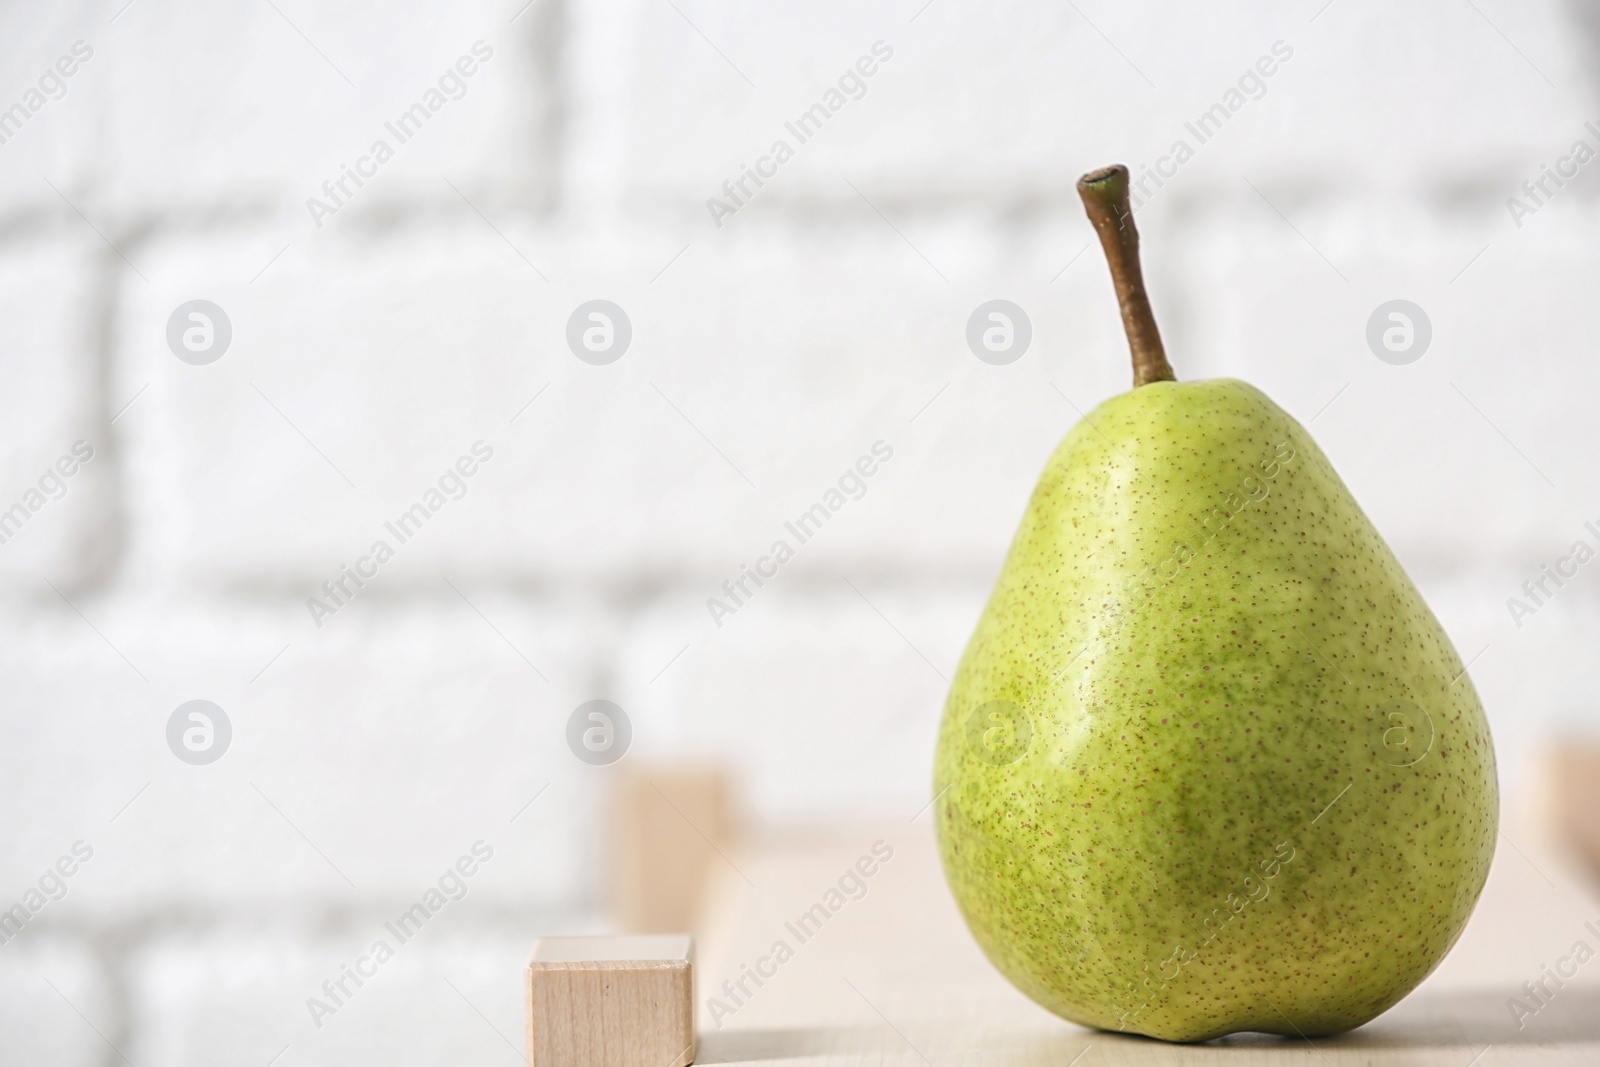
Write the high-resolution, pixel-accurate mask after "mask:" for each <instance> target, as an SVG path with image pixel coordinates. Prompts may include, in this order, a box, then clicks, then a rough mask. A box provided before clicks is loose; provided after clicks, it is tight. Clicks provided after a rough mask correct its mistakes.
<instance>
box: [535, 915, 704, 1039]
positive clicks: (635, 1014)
mask: <svg viewBox="0 0 1600 1067" xmlns="http://www.w3.org/2000/svg"><path fill="white" fill-rule="evenodd" d="M526 986H527V1010H528V1062H529V1064H530V1067H685V1065H687V1064H690V1063H693V1062H694V1052H695V1048H694V941H693V940H692V939H691V938H690V937H689V936H688V935H686V934H676V935H658V936H653V937H544V938H540V939H539V940H537V941H535V942H534V943H533V958H532V959H530V960H529V961H528V972H527V983H526Z"/></svg>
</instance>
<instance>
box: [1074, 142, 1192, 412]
mask: <svg viewBox="0 0 1600 1067" xmlns="http://www.w3.org/2000/svg"><path fill="white" fill-rule="evenodd" d="M1078 195H1079V196H1080V197H1082V198H1083V206H1084V208H1085V209H1086V210H1087V211H1088V212H1089V221H1090V222H1092V223H1093V224H1094V229H1095V232H1096V233H1098V234H1099V235H1100V245H1101V247H1103V248H1104V249H1105V251H1106V260H1107V262H1109V263H1110V264H1111V284H1112V285H1114V286H1115V287H1116V290H1117V303H1118V305H1120V306H1121V308H1122V328H1123V329H1124V330H1126V331H1127V334H1128V351H1129V352H1130V353H1131V354H1132V355H1133V387H1134V388H1135V389H1137V388H1138V387H1139V386H1141V385H1148V384H1150V383H1151V382H1171V381H1176V380H1177V377H1178V376H1177V375H1176V374H1173V373H1172V364H1170V363H1168V362H1167V350H1166V349H1165V348H1163V347H1162V345H1161V331H1160V330H1158V329H1156V317H1155V315H1154V314H1153V313H1152V312H1151V310H1150V297H1149V296H1148V295H1147V294H1146V293H1145V291H1144V271H1143V270H1141V269H1140V267H1139V231H1138V230H1137V229H1135V228H1134V225H1133V209H1132V207H1131V206H1130V205H1129V203H1128V168H1127V167H1124V166H1122V165H1121V164H1120V163H1119V164H1117V165H1116V166H1113V167H1103V168H1101V169H1100V170H1095V171H1090V172H1089V173H1088V174H1085V175H1084V176H1083V177H1082V178H1079V179H1078Z"/></svg>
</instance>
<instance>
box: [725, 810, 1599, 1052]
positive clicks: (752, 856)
mask: <svg viewBox="0 0 1600 1067" xmlns="http://www.w3.org/2000/svg"><path fill="white" fill-rule="evenodd" d="M877 841H882V842H883V843H884V846H886V847H888V848H891V849H892V850H893V857H892V858H890V859H888V860H887V861H882V862H878V863H876V864H875V865H874V866H875V871H874V873H873V875H872V876H871V877H870V878H862V881H863V882H864V884H865V885H866V892H865V895H863V896H861V897H860V899H853V900H851V899H847V900H846V901H845V903H844V904H843V906H842V907H840V908H839V909H838V911H837V912H835V913H831V914H830V915H829V917H828V918H827V919H826V921H825V922H823V921H822V920H820V919H816V918H814V919H813V924H814V925H807V926H803V927H802V926H798V925H796V924H797V922H798V917H799V916H801V915H803V914H805V913H806V912H807V909H809V908H811V907H812V906H813V905H814V904H817V903H819V902H821V901H823V898H824V894H825V892H826V890H828V889H829V888H830V887H832V888H837V887H838V883H839V879H840V878H841V876H842V875H844V873H845V872H846V871H849V870H855V869H857V868H856V864H857V862H858V861H859V860H860V858H861V857H864V856H865V857H870V856H872V855H873V852H872V846H873V844H874V842H877ZM882 851H883V848H882V847H880V849H879V852H880V854H881V852H882ZM726 856H727V858H726V859H725V860H722V861H720V862H719V863H718V864H717V867H716V869H715V871H714V873H713V880H712V888H711V894H712V895H711V897H710V900H709V902H708V912H707V914H708V916H709V919H708V923H707V925H706V927H705V929H704V930H703V932H702V936H701V939H700V955H699V960H700V963H699V973H698V974H697V976H696V984H697V992H696V1014H697V1025H698V1027H699V1033H700V1051H699V1055H698V1057H697V1059H696V1062H697V1063H700V1064H752V1065H754V1064H795V1065H802V1064H803V1065H807V1067H867V1065H873V1067H895V1065H901V1064H905V1065H913V1064H919V1065H931V1067H1044V1065H1047V1064H1048V1065H1053V1067H1067V1065H1069V1064H1073V1063H1075V1062H1076V1063H1081V1064H1082V1067H1097V1065H1102V1067H1103V1065H1106V1064H1151V1065H1166V1064H1174V1065H1176V1064H1200V1063H1209V1062H1221V1061H1222V1060H1223V1059H1224V1058H1229V1059H1231V1060H1234V1061H1239V1060H1241V1059H1242V1060H1248V1061H1249V1062H1250V1063H1252V1064H1259V1065H1263V1067H1266V1065H1279V1064H1282V1065H1299V1064H1305V1065H1308V1067H1309V1065H1311V1064H1317V1065H1321V1067H1329V1065H1333V1067H1345V1065H1351V1067H1353V1065H1356V1064H1363V1065H1364V1064H1378V1063H1404V1064H1408V1065H1415V1067H1434V1065H1437V1067H1469V1064H1471V1065H1472V1067H1498V1065H1502V1064H1521V1063H1530V1062H1536V1063H1539V1064H1553V1065H1567V1064H1571V1065H1574V1067H1576V1065H1579V1064H1583V1065H1591V1067H1592V1065H1595V1064H1600V958H1596V959H1595V960H1593V961H1591V962H1589V963H1588V964H1587V965H1585V966H1584V967H1582V968H1581V969H1580V970H1579V972H1578V975H1577V977H1576V978H1574V979H1572V980H1571V981H1569V982H1567V984H1566V985H1565V987H1564V988H1562V989H1560V990H1559V991H1558V992H1557V993H1556V995H1555V996H1554V997H1553V998H1552V999H1551V1000H1550V1002H1549V1003H1548V1005H1547V1006H1545V1007H1544V1008H1542V1009H1541V1010H1540V1011H1539V1013H1538V1014H1537V1015H1536V1016H1534V1017H1532V1018H1529V1019H1525V1020H1523V1022H1524V1025H1523V1027H1522V1028H1521V1029H1518V1027H1517V1025H1516V1024H1515V1022H1514V1021H1513V1018H1512V1015H1511V1012H1510V1011H1509V1009H1508V1007H1507V999H1508V998H1509V997H1511V996H1513V995H1520V994H1521V990H1522V984H1523V982H1525V981H1529V980H1537V979H1538V978H1539V977H1540V975H1541V973H1542V970H1541V968H1542V967H1543V965H1545V964H1553V963H1554V962H1555V961H1556V960H1557V959H1558V958H1559V957H1562V956H1565V955H1566V954H1567V953H1569V952H1570V951H1571V948H1572V946H1573V944H1574V943H1575V942H1576V941H1578V940H1584V941H1587V942H1588V943H1589V945H1590V947H1591V948H1593V949H1595V950H1597V951H1600V938H1597V937H1596V936H1595V935H1593V934H1592V933H1590V932H1589V931H1588V930H1587V929H1586V927H1585V923H1587V922H1594V923H1595V925H1596V927H1597V928H1600V899H1597V897H1596V896H1595V895H1594V894H1593V893H1592V892H1591V891H1590V890H1589V888H1588V886H1587V884H1586V883H1585V882H1584V881H1583V879H1582V877H1581V876H1580V875H1578V874H1576V873H1574V872H1573V870H1572V869H1571V868H1570V867H1569V866H1568V865H1567V864H1566V863H1565V862H1564V861H1563V860H1562V859H1561V858H1560V857H1559V856H1557V855H1555V854H1553V853H1551V852H1549V851H1548V850H1544V849H1541V848H1539V847H1537V846H1536V845H1535V844H1532V843H1530V842H1528V841H1522V840H1519V841H1518V842H1517V844H1516V845H1515V846H1512V845H1508V844H1507V843H1506V841H1505V839H1503V840H1502V843H1501V847H1500V849H1499V852H1498V854H1497V856H1496V858H1495V863H1494V867H1493V869H1492V871H1491V874H1490V878H1489V884H1488V887H1487V888H1486V890H1485V892H1484V896H1483V899H1482V901H1481V902H1480V904H1479V906H1478V910H1477V911H1476V912H1475V913H1474V915H1473V918H1472V921H1471V923H1470V924H1469V925H1468V928H1467V931H1466V933H1465V934H1463V936H1462V939H1461V941H1460V942H1459V943H1458V944H1457V946H1456V948H1455V950H1454V951H1453V952H1452V953H1451V955H1450V956H1449V957H1448V958H1447V959H1446V960H1445V962H1444V963H1443V964H1442V965H1441V966H1440V968H1439V970H1438V971H1436V972H1435V973H1434V974H1433V975H1432V976H1430V977H1429V978H1428V980H1427V981H1426V982H1424V983H1423V985H1422V986H1421V987H1419V988H1418V990H1417V991H1416V992H1414V993H1413V994H1412V995H1411V996H1410V997H1408V998H1407V999H1406V1000H1405V1001H1403V1002H1402V1003H1401V1004H1400V1005H1398V1006H1397V1007H1396V1008H1394V1009H1393V1010H1391V1011H1390V1012H1388V1013H1387V1014H1385V1015H1383V1016H1382V1017H1380V1018H1379V1019H1377V1020H1375V1021H1374V1022H1372V1023H1370V1024H1368V1025H1367V1026H1365V1027H1362V1028H1361V1029H1360V1030H1357V1031H1355V1032H1353V1033H1350V1034H1346V1035H1343V1036H1341V1037H1338V1038H1334V1039H1328V1040H1317V1041H1316V1042H1315V1045H1314V1046H1313V1045H1312V1044H1311V1043H1309V1042H1307V1041H1304V1040H1301V1039H1298V1038H1296V1039H1283V1038H1278V1037H1272V1036H1268V1035H1254V1034H1252V1035H1236V1036H1234V1037H1232V1038H1228V1039H1226V1040H1224V1041H1219V1042H1212V1043H1209V1044H1206V1045H1198V1046H1180V1045H1167V1044H1163V1043H1161V1042H1156V1041H1151V1040H1147V1039H1143V1038H1134V1037H1127V1036H1123V1035H1115V1034H1105V1033H1097V1032H1093V1031H1088V1030H1083V1029H1080V1028H1078V1027H1076V1026H1073V1025H1072V1024H1070V1023H1067V1022H1064V1021H1063V1020H1061V1019H1058V1018H1056V1017H1055V1016H1053V1015H1051V1014H1049V1013H1048V1012H1046V1011H1044V1010H1043V1009H1041V1008H1039V1007H1037V1006H1036V1005H1034V1004H1033V1003H1032V1002H1031V1001H1029V1000H1028V999H1027V998H1026V997H1024V996H1023V995H1022V994H1021V993H1019V992H1017V991H1016V990H1015V989H1014V988H1012V987H1011V985H1010V984H1009V983H1007V982H1006V981H1005V980H1004V979H1003V978H1001V977H1000V975H999V974H998V972H996V971H995V970H994V968H993V967H992V966H990V964H989V963H988V961H987V960H986V959H984V957H983V955H982V953H981V952H980V951H979V949H978V947H977V945H976V943H975V942H974V941H973V940H972V938H971V936H970V935H969V934H968V932H967V930H966V927H965V925H964V924H963V923H962V921H961V918H960V916H959V914H958V913H957V912H956V909H955V904H954V902H953V901H952V900H951V899H950V895H949V892H948V890H947V889H946V888H945V883H944V878H943V875H942V873H941V872H940V870H939V864H938V859H937V855H936V853H935V851H934V842H933V836H932V829H931V825H930V819H929V816H928V815H927V814H926V813H924V814H923V815H922V816H921V817H920V819H919V820H918V821H917V822H916V823H912V824H902V825H900V826H886V827H876V828H862V829H859V830H843V831H839V832H836V833H829V834H827V835H819V836H815V837H811V838H803V839H789V840H773V841H767V842H764V843H760V844H746V845H744V846H742V847H738V848H733V847H730V848H729V849H727V850H726ZM849 886H850V888H851V889H854V883H853V882H850V883H849ZM813 915H815V913H813ZM799 934H807V935H809V936H808V937H807V938H806V939H805V940H804V941H803V942H802V941H801V939H800V937H799V936H798V935H799ZM779 941H782V942H785V943H786V944H788V945H789V946H790V947H791V948H792V949H793V955H792V957H789V958H785V959H784V960H783V961H782V962H778V960H777V958H776V957H775V956H774V955H773V952H772V950H773V949H774V947H775V945H776V944H777V943H778V942H779ZM763 958H765V959H766V962H765V963H761V961H762V959H763ZM758 963H760V964H761V968H762V970H764V971H766V972H768V973H770V974H771V977H764V978H762V984H761V985H760V986H759V987H758V986H757V985H756V984H755V980H754V979H752V978H748V977H745V982H744V988H745V990H746V991H747V992H749V994H750V995H748V996H745V997H737V988H736V987H735V990H734V993H735V995H734V996H730V995H728V994H727V993H725V992H723V989H722V983H723V982H724V981H729V982H737V981H738V980H739V979H740V978H741V977H744V976H745V974H746V971H745V969H746V968H754V967H756V966H757V964H758ZM713 997H717V998H718V999H719V1000H720V1001H721V1006H720V1007H719V1006H717V1005H712V1006H711V1007H709V1008H708V1002H709V1001H710V998H713ZM735 999H738V1000H740V1001H742V1003H739V1004H737V1005H735ZM730 1010H731V1013H730ZM713 1015H716V1018H713V1017H712V1016H713ZM1080 1056H1081V1057H1082V1059H1081V1060H1079V1059H1077V1057H1080ZM1474 1057H1478V1058H1477V1059H1476V1060H1474Z"/></svg>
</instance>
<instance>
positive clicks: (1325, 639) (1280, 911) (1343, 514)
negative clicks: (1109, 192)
mask: <svg viewBox="0 0 1600 1067" xmlns="http://www.w3.org/2000/svg"><path fill="white" fill-rule="evenodd" d="M1102 173H1104V172H1102ZM1087 199H1088V198H1087V196H1086V200H1087ZM1126 225H1127V226H1128V227H1129V228H1131V217H1129V218H1128V219H1127V221H1126ZM1120 289H1121V287H1120V285H1119V295H1120ZM1125 307H1126V305H1125ZM1150 326H1151V329H1152V330H1153V321H1152V323H1151V324H1150ZM1130 334H1131V331H1130ZM1136 362H1137V354H1136ZM1161 366H1163V367H1164V366H1165V359H1164V357H1163V358H1162V361H1161ZM1167 373H1168V374H1170V368H1169V369H1168V371H1167ZM934 790H935V795H936V796H937V798H938V799H937V802H936V803H935V805H934V811H935V812H936V825H937V832H938V837H939V846H940V853H941V858H942V861H943V865H944V870H945V874H946V877H947V879H948V881H949V884H950V887H951V890H952V892H953V894H954V896H955V899H956V902H957V904H958V906H959V907H960V910H961V913H962V915H963V916H964V917H965V919H966V921H967V924H968V926H969V927H970V928H971V930H972V932H973V934H974V936H975V937H976V939H977V941H978V943H979V945H980V946H982V948H983V950H984V952H985V953H986V954H987V955H988V957H989V959H990V960H991V961H993V963H994V964H995V966H996V967H997V968H998V969H999V970H1000V971H1001V972H1002V973H1003V974H1005V975H1006V977H1007V978H1009V979H1010V980H1011V981H1012V982H1013V983H1014V984H1016V985H1017V986H1018V988H1020V989H1021V990H1022V991H1023V992H1024V993H1026V994H1027V995H1028V996H1030V997H1032V998H1033V999H1034V1000H1036V1001H1037V1002H1038V1003H1040V1004H1041V1005H1043V1006H1044V1007H1046V1008H1048V1009H1049V1010H1051V1011H1053V1012H1055V1013H1057V1014H1058V1015H1061V1016H1063V1017H1064V1018H1067V1019H1070V1020H1072V1021H1073V1022H1076V1023H1080V1024H1082V1025H1085V1026H1092V1027H1098V1028H1101V1029H1105V1030H1120V1031H1126V1032H1131V1033H1140V1034H1146V1035H1149V1036H1151V1037H1156V1038H1162V1039H1165V1040H1169V1041H1203V1040H1206V1039H1208V1038H1214V1037H1219V1036H1222V1035H1224V1034H1228V1033H1233V1032H1236V1031H1265V1032H1269V1033H1278V1034H1285V1035H1289V1036H1296V1035H1303V1036H1309V1037H1315V1036H1317V1035H1326V1034H1333V1033H1338V1032H1341V1031H1344V1030H1349V1029H1351V1028H1353V1027H1357V1026H1360V1025H1361V1024H1363V1023H1365V1022H1367V1021H1368V1020H1370V1019H1372V1018H1373V1017H1375V1016H1376V1015H1378V1014H1379V1013H1381V1012H1383V1011H1384V1010H1385V1009H1387V1008H1389V1007H1390V1006H1392V1005H1393V1004H1395V1003H1396V1002H1397V1001H1398V1000H1400V999H1401V998H1402V997H1404V996H1405V995H1406V994H1407V993H1409V992H1410V991H1411V990H1412V989H1413V988H1415V987H1416V985H1417V983H1419V982H1420V981H1421V980H1422V979H1423V978H1424V977H1425V976H1426V975H1427V974H1428V973H1429V972H1430V971H1432V970H1433V969H1434V967H1435V966H1437V964H1438V963H1439V961H1440V960H1441V959H1442V958H1443V957H1444V955H1445V953H1446V952H1448V951H1449V949H1450V947H1451V945H1453V944H1454V943H1455V940H1456V938H1457V937H1458V936H1459V935H1460V934H1461V931H1462V928H1463V927H1464V926H1465V925H1466V922H1467V919H1468V917H1469V916H1470V914H1471V912H1472V908H1473V906H1474V904H1475V903H1476V902H1477V899H1478V894H1479V892H1480V891H1481V890H1482V888H1483V884H1484V880H1485V878H1486V877H1487V875H1488V870H1489V863H1490V860H1491V859H1492V857H1493V854H1494V846H1495V840H1496V834H1497V823H1498V808H1499V804H1498V790H1497V785H1496V778H1495V761H1494V751H1493V747H1492V745H1491V743H1490V737H1489V728H1488V722H1487V720H1486V718H1485V716H1484V713H1483V709H1482V706H1481V705H1480V704H1479V701H1478V697H1477V694H1476V692H1475V690H1474V689H1473V686H1472V682H1471V680H1470V679H1469V678H1468V677H1467V676H1466V673H1465V669H1464V667H1463V665H1462V662H1461V659H1460V657H1459V656H1458V655H1457V653H1456V651H1455V649H1454V648H1453V647H1452V645H1451V643H1450V640H1449V638H1448V637H1447V636H1446V635H1445V633H1444V631H1443V629H1442V628H1441V627H1440V625H1439V623H1438V621H1437V620H1436V619H1435V618H1434V616H1433V614H1432V613H1431V612H1430V611H1429V609H1428V606H1427V605H1426V604H1425V603H1424V602H1423V599H1422V597H1421V595H1420V594H1419V593H1418V592H1417V590H1416V587H1415V586H1413V585H1412V583H1411V581H1410V579H1409V578H1408V577H1407V576H1406V574H1405V572H1404V571H1403V570H1402V569H1401V567H1400V565H1399V563H1398V562H1397V561H1396V559H1395V558H1394V555H1393V553H1392V552H1391V551H1390V550H1389V547H1388V546H1387V545H1386V544H1385V543H1384V541H1383V538H1382V537H1381V536H1380V535H1379V533H1378V531H1377V530H1376V529H1375V528H1374V527H1373V525H1372V523H1371V522H1370V521H1369V520H1368V519H1367V517H1366V515H1365V514H1363V512H1362V511H1361V508H1360V507H1359V505H1357V503H1356V501H1355V499H1354V498H1353V497H1352V495H1351V493H1350V491H1349V489H1348V488H1347V487H1346V486H1345V484H1344V483H1343V482H1342V481H1341V480H1340V478H1339V476H1338V474H1337V473H1335V471H1334V469H1333V467H1332V465H1331V464H1330V463H1329V462H1328V459H1327V457H1326V456H1324V455H1323V453H1322V451H1321V449H1319V448H1318V447H1317V445H1316V443H1315V442H1314V441H1313V440H1312V439H1311V436H1310V435H1309V434H1308V433H1307V432H1306V430H1305V429H1304V428H1303V427H1301V426H1300V425H1299V424H1298V423H1297V422H1295V420H1294V419H1293V418H1291V417H1290V416H1289V415H1288V414H1287V413H1286V412H1285V411H1283V410H1282V409H1281V408H1279V407H1278V406H1277V405H1276V404H1274V403H1273V402H1272V401H1271V400H1269V399H1268V398H1267V397H1266V396H1265V395H1263V394H1262V393H1261V392H1259V391H1258V390H1256V389H1254V388H1253V387H1251V386H1249V385H1247V384H1245V383H1244V382H1240V381H1235V380H1230V379H1218V380H1211V381H1200V382H1187V383H1179V382H1176V381H1172V380H1167V379H1164V378H1161V377H1151V378H1148V379H1147V380H1146V381H1145V383H1144V384H1141V385H1138V386H1137V387H1136V388H1135V389H1133V390H1132V391H1131V392H1128V393H1125V394H1122V395H1120V396H1116V397H1113V398H1111V399H1110V400H1107V401H1106V402H1105V403H1103V404H1101V405H1100V406H1099V407H1098V408H1096V409H1095V410H1094V412H1093V413H1091V414H1090V415H1089V416H1088V417H1087V418H1085V419H1084V420H1083V421H1082V422H1080V423H1079V424H1078V425H1077V426H1075V427H1074V428H1073V429H1072V430H1071V431H1070V432H1069V433H1068V434H1067V436H1066V438H1065V439H1064V440H1063V441H1062V442H1061V444H1060V445H1059V446H1058V447H1057V449H1056V451H1055V453H1054V454H1053V455H1052V456H1051V457H1050V459H1049V462H1048V463H1047V464H1046V465H1045V469H1044V472H1043V474H1042V476H1041V477H1040V479H1039V484H1038V487H1037V488H1036V489H1035V490H1034V493H1033V497H1032V499H1031V500H1030V501H1029V503H1028V507H1027V510H1026V513H1025V514H1024V516H1023V519H1022V523H1021V527H1020V528H1019V529H1018V531H1017V534H1016V538H1015V540H1014V541H1013V543H1012V545H1011V549H1010V551H1009V553H1008V555H1007V557H1006V561H1005V565H1004V568H1003V569H1002V571H1001V574H1000V578H999V581H998V583H997V585H996V587H995V590H994V592H993V594H992V595H991V597H990V599H989V602H988V605H987V607H986V608H985V610H984V612H983V615H982V618H981V619H980V621H979V623H978V627H977V630H976V632H975V633H974V634H973V636H972V640H971V642H970V644H969V645H968V647H967V649H966V652H965V654H964V656H963V657H962V661H961V665H960V669H959V670H958V672H957V674H956V677H955V679H954V681H953V683H952V685H951V688H950V694H949V699H948V701H947V703H946V705H945V710H944V717H943V720H942V723H941V726H940V732H939V741H938V751H937V755H936V761H935V772H934Z"/></svg>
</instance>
